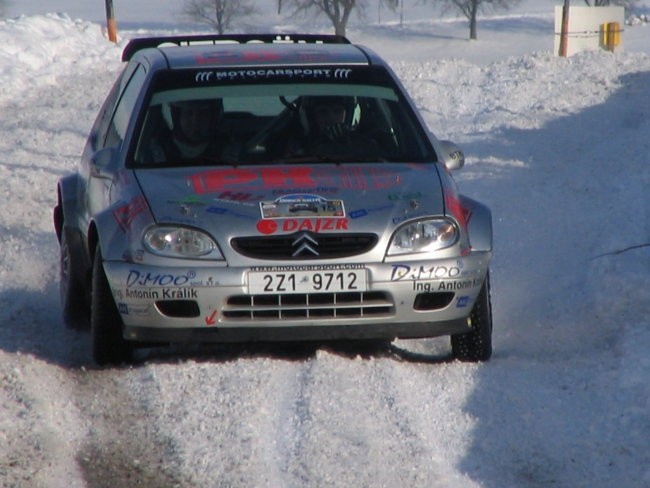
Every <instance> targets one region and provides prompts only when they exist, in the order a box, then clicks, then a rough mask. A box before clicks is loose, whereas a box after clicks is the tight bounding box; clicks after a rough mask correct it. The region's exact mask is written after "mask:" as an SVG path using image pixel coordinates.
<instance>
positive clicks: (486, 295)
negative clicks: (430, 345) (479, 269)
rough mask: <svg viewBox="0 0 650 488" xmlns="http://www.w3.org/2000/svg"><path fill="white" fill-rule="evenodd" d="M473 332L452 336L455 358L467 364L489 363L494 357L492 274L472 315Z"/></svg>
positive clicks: (452, 349) (486, 278) (487, 278)
mask: <svg viewBox="0 0 650 488" xmlns="http://www.w3.org/2000/svg"><path fill="white" fill-rule="evenodd" d="M470 318H471V323H472V325H471V326H472V329H473V330H472V331H471V332H466V333H463V334H456V335H453V336H451V352H452V355H453V356H454V358H456V359H458V360H460V361H466V362H479V361H487V360H488V359H490V356H492V304H491V302H490V274H489V273H488V275H487V276H486V277H485V281H484V282H483V287H482V288H481V291H480V293H479V295H478V298H477V299H476V303H475V304H474V308H472V312H471V314H470Z"/></svg>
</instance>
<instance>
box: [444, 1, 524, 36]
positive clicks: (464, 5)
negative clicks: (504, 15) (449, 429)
mask: <svg viewBox="0 0 650 488" xmlns="http://www.w3.org/2000/svg"><path fill="white" fill-rule="evenodd" d="M432 1H433V2H434V3H442V5H443V9H444V10H449V9H452V10H457V11H459V12H460V13H462V14H463V15H464V16H465V17H467V19H468V20H469V38H470V39H477V17H478V14H479V13H485V12H488V11H490V10H497V9H506V10H507V9H509V8H510V7H513V6H514V5H516V4H517V3H519V1H520V0H432Z"/></svg>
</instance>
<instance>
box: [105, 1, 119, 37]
mask: <svg viewBox="0 0 650 488" xmlns="http://www.w3.org/2000/svg"><path fill="white" fill-rule="evenodd" d="M106 28H107V29H108V40H109V41H111V42H117V24H116V23H115V11H114V10H113V0H106Z"/></svg>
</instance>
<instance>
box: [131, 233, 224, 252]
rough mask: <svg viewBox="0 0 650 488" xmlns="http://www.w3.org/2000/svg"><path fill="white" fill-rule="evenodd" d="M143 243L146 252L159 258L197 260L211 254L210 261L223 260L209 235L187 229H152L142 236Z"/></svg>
mask: <svg viewBox="0 0 650 488" xmlns="http://www.w3.org/2000/svg"><path fill="white" fill-rule="evenodd" d="M143 241H144V246H145V247H146V248H147V250H149V251H150V252H152V253H153V254H157V255H159V256H166V257H171V258H198V257H201V256H207V255H209V254H212V256H209V257H210V258H211V259H223V256H222V255H221V252H220V251H219V248H218V247H217V244H216V243H215V242H214V241H213V240H212V238H211V237H210V236H209V235H207V234H206V233H204V232H201V231H200V230H196V229H191V228H189V227H176V226H159V227H152V228H151V229H149V230H148V231H147V232H146V233H145V234H144V238H143Z"/></svg>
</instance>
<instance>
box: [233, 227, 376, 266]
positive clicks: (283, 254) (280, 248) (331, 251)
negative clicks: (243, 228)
mask: <svg viewBox="0 0 650 488" xmlns="http://www.w3.org/2000/svg"><path fill="white" fill-rule="evenodd" d="M304 234H305V233H295V234H289V235H281V236H251V237H236V238H234V239H232V240H231V241H230V244H231V245H232V247H233V249H234V250H235V251H237V252H238V253H239V254H243V255H244V256H247V257H250V258H257V259H270V260H275V259H278V260H280V259H281V260H288V259H297V260H298V259H299V260H304V259H333V258H344V257H349V256H356V255H358V254H363V253H365V252H367V251H369V250H370V249H372V248H373V247H374V246H375V244H377V240H378V239H377V235H376V234H315V233H311V232H310V233H307V234H308V235H309V237H310V240H313V241H315V242H316V243H317V244H313V243H310V247H311V248H313V249H314V251H315V252H311V251H308V250H306V251H302V252H300V251H299V245H297V244H296V240H298V239H300V237H301V236H302V235H304ZM296 252H298V253H297V254H296ZM316 253H317V254H316Z"/></svg>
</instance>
